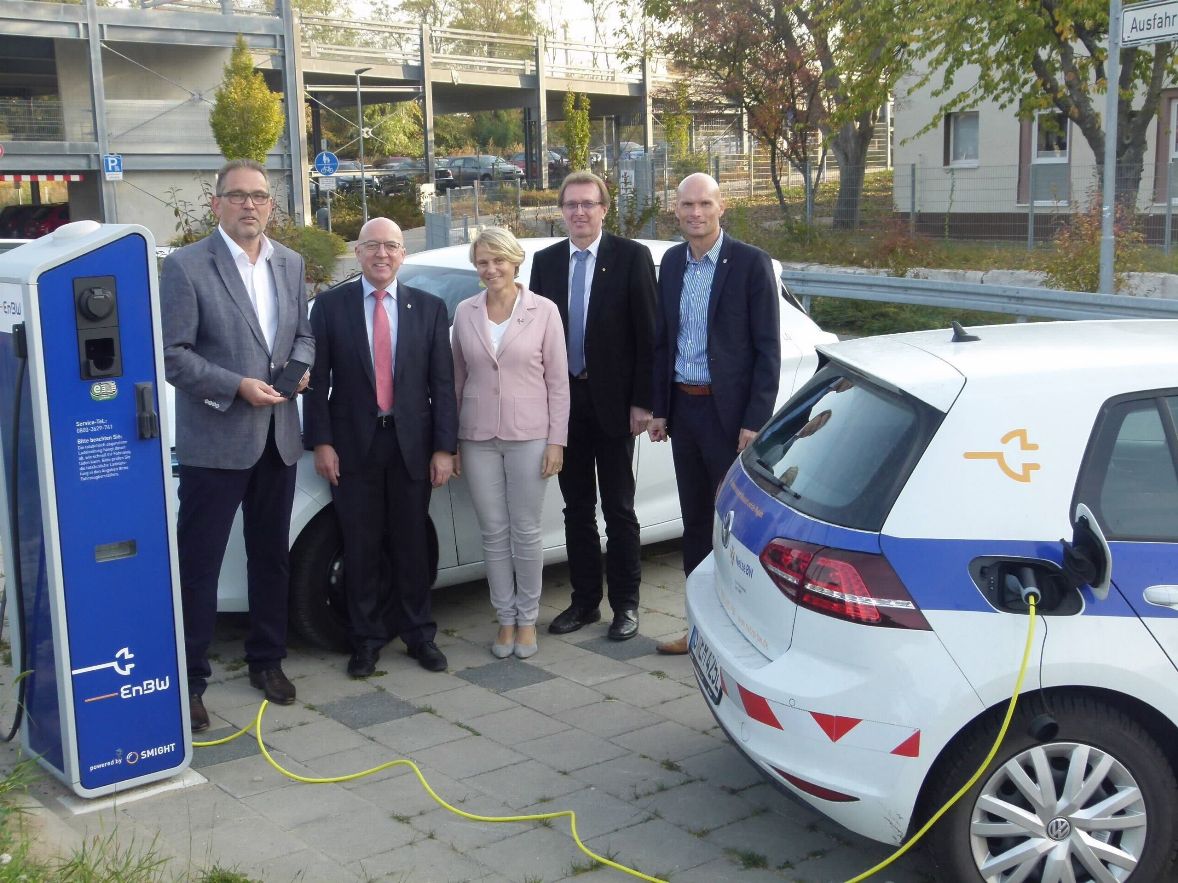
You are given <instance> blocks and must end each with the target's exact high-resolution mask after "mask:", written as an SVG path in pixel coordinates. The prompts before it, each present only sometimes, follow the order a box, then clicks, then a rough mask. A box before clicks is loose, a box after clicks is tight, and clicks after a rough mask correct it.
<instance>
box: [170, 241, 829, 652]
mask: <svg viewBox="0 0 1178 883" xmlns="http://www.w3.org/2000/svg"><path fill="white" fill-rule="evenodd" d="M556 241H557V240H556V239H524V240H521V245H523V247H524V250H525V251H526V253H527V259H526V260H525V262H524V264H523V266H522V267H521V268H520V274H519V275H520V279H521V280H522V281H523V282H524V283H525V284H526V282H527V280H528V278H529V275H530V272H531V258H532V255H533V254H535V252H537V251H539V250H540V249H542V248H544V247H546V246H548V245H551V244H552V243H554V242H556ZM644 244H645V245H646V246H647V247H648V248H650V250H651V253H652V254H653V256H654V260H655V264H656V266H657V264H658V263H659V260H660V259H661V258H662V256H663V254H664V253H665V252H666V250H667V249H668V248H670V247H671V245H673V243H671V242H663V241H647V240H644ZM776 269H777V270H778V272H780V269H781V268H780V266H778V267H777V268H776ZM397 278H398V279H399V280H400V281H401V282H402V283H404V284H406V285H411V286H414V287H416V288H420V289H423V290H425V291H428V292H430V293H432V294H436V295H437V296H439V297H441V298H442V299H443V300H444V301H445V302H446V304H447V307H448V309H449V311H450V316H451V318H453V315H454V308H455V307H456V306H457V305H458V303H459V302H461V301H462V300H465V299H466V298H468V297H471V296H472V295H474V294H476V293H478V291H479V290H480V289H481V285H480V284H479V280H478V275H477V274H476V273H475V271H474V268H473V267H472V266H471V264H470V260H469V246H466V245H456V246H451V247H449V248H439V249H434V250H432V251H426V252H421V253H419V254H414V255H410V256H409V257H407V258H406V259H405V263H404V264H403V265H402V267H401V270H400V272H399V273H398V275H397ZM781 297H782V300H781V349H782V359H781V392H780V397H779V401H784V400H785V399H786V398H787V397H788V396H789V395H790V394H791V393H792V392H793V390H794V389H796V388H797V386H799V385H800V384H802V383H804V382H805V381H806V380H808V379H809V378H810V376H811V375H812V374H813V373H814V369H815V368H816V366H817V364H818V357H817V354H816V353H815V349H814V347H815V345H816V344H819V343H824V342H831V341H834V340H836V338H835V336H834V335H833V334H828V333H826V332H824V331H822V330H820V329H819V328H818V326H817V325H815V324H814V322H812V321H811V320H810V318H809V317H808V316H807V315H806V314H805V313H804V312H803V311H802V309H801V307H800V306H799V305H798V303H797V301H796V300H794V298H793V296H792V295H790V294H789V293H788V292H787V291H786V290H785V288H784V287H782V288H781ZM169 390H170V387H169ZM634 466H635V476H636V480H637V493H636V496H635V508H636V511H637V515H638V520H639V523H640V525H641V529H642V541H643V542H644V543H650V542H656V541H659V540H665V539H669V538H672V537H676V536H679V535H680V534H682V532H683V524H682V519H681V514H680V511H679V500H678V495H677V492H676V490H675V473H674V469H673V467H672V463H671V450H670V446H669V445H666V444H652V443H651V442H650V440H649V439H648V438H646V437H645V436H643V437H641V438H640V439H639V443H638V444H637V445H635V450H634ZM547 493H548V496H547V498H546V499H545V503H544V523H543V530H544V556H545V560H546V561H550V562H551V561H562V560H564V558H565V550H564V520H563V515H562V511H561V510H562V508H563V504H562V501H561V498H560V488H559V486H558V485H557V483H556V482H555V481H553V482H549V486H548V492H547ZM429 514H430V526H431V535H430V536H431V548H430V556H431V563H432V565H433V568H434V570H435V572H436V574H437V579H436V582H435V585H439V586H444V585H453V584H455V583H459V582H463V581H466V580H471V579H476V578H478V577H480V576H482V575H483V547H482V537H481V534H480V533H479V526H478V521H477V519H476V518H475V514H474V507H473V505H472V504H471V500H470V494H469V492H468V491H467V488H466V482H465V480H464V479H461V478H459V479H455V480H453V481H451V482H449V483H448V484H447V485H446V486H445V487H442V488H440V489H438V490H436V491H435V492H434V494H433V498H432V500H431V503H430V511H429ZM290 542H291V624H292V626H293V627H294V628H295V630H296V631H297V632H298V633H300V634H301V635H302V636H303V637H304V638H305V639H307V640H308V641H310V642H311V643H313V644H316V645H319V646H324V647H338V648H341V649H342V648H346V647H347V636H346V627H345V619H344V618H345V616H346V611H347V608H346V605H345V603H344V598H343V580H344V573H343V557H342V540H341V537H340V533H339V529H338V527H337V525H336V518H335V513H334V511H333V510H332V504H331V491H330V487H329V486H328V484H327V483H326V482H325V481H324V480H323V479H322V478H320V477H319V476H318V475H317V474H316V472H315V468H314V464H313V460H312V456H311V454H310V453H309V452H308V453H307V454H305V455H304V456H303V458H302V460H300V461H299V464H298V483H297V486H296V490H295V501H294V512H293V515H292V518H291V525H290ZM245 574H246V571H245V546H244V542H243V540H242V535H241V519H240V515H239V516H238V520H237V523H236V524H235V525H234V529H233V532H232V534H231V536H230V540H229V548H228V551H227V553H226V556H225V563H224V565H223V567H222V568H221V576H220V583H219V587H218V609H219V610H221V611H223V612H240V611H244V610H246V609H247V607H248V602H247V598H246V575H245Z"/></svg>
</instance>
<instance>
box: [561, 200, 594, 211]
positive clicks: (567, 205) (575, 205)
mask: <svg viewBox="0 0 1178 883" xmlns="http://www.w3.org/2000/svg"><path fill="white" fill-rule="evenodd" d="M601 204H602V203H601V200H592V199H582V200H581V201H580V202H562V203H561V204H560V207H561V208H562V209H564V210H565V211H566V212H575V211H578V210H580V211H583V212H591V211H593V209H595V208H597V207H598V206H599V205H601Z"/></svg>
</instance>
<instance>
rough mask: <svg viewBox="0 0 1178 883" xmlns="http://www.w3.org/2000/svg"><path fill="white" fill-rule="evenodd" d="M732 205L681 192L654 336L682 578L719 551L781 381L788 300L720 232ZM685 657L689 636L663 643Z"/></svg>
mask: <svg viewBox="0 0 1178 883" xmlns="http://www.w3.org/2000/svg"><path fill="white" fill-rule="evenodd" d="M723 214H724V198H723V196H721V194H720V187H719V185H718V184H717V183H716V181H715V179H714V178H712V177H711V176H710V175H705V174H703V173H699V172H697V173H696V174H693V175H688V176H687V177H686V178H684V179H683V181H682V183H680V185H679V191H678V199H677V201H676V204H675V217H676V218H677V219H678V221H679V228H680V230H682V232H683V237H684V239H686V240H687V241H686V242H685V243H683V244H682V245H676V246H675V247H673V248H671V249H669V250H668V251H667V253H666V254H665V255H664V256H663V263H662V272H661V273H660V275H659V302H658V311H657V313H656V321H655V338H654V390H653V395H654V419H653V420H652V421H651V424H650V430H649V431H650V438H651V440H652V441H665V440H666V439H667V438H668V435H669V437H670V439H671V455H672V457H673V458H674V460H675V483H676V485H677V486H678V488H679V506H680V508H681V509H682V511H683V572H684V573H686V574H690V573H691V571H692V570H694V569H695V567H696V565H698V564H699V563H700V562H701V561H703V560H704V558H706V557H707V556H708V553H709V552H711V550H712V515H713V508H714V503H715V498H716V491H717V490H718V489H719V487H720V482H721V481H723V480H724V475H725V474H726V473H727V472H728V468H729V467H730V466H731V465H732V461H733V460H734V459H736V455H737V454H738V453H739V452H740V451H743V450H744V449H745V447H746V446H747V445H748V443H749V442H750V441H752V440H753V437H754V436H755V435H756V434H757V431H758V430H759V429H760V428H761V427H762V426H763V425H764V424H765V423H766V422H767V421H768V420H769V417H770V416H772V414H773V405H774V403H775V402H776V400H777V387H778V384H779V383H780V376H781V330H780V318H779V315H778V310H779V309H780V306H779V303H778V300H779V297H780V295H779V294H778V291H777V280H776V279H774V277H773V264H772V262H771V261H770V259H769V256H768V255H767V254H765V252H763V251H761V250H760V249H759V248H754V247H753V246H751V245H746V244H745V243H743V242H739V241H738V240H737V239H736V238H735V237H733V236H730V235H728V234H727V233H725V232H724V231H723V230H721V229H720V218H721V217H722V216H723ZM658 650H659V652H660V653H672V654H681V653H686V652H687V636H686V635H684V636H683V637H682V638H679V639H677V640H674V641H668V642H666V643H663V644H659V646H658Z"/></svg>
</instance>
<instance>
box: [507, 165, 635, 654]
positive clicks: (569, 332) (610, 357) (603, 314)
mask: <svg viewBox="0 0 1178 883" xmlns="http://www.w3.org/2000/svg"><path fill="white" fill-rule="evenodd" d="M557 201H558V202H559V203H560V207H561V212H562V213H563V215H564V221H565V225H566V226H567V227H568V231H569V238H568V239H562V240H561V241H560V242H558V243H556V244H555V245H552V246H549V247H548V248H546V249H544V250H543V251H540V252H537V253H536V256H535V257H534V258H533V259H532V278H531V281H530V282H529V284H528V288H530V289H531V290H532V291H534V292H536V293H537V294H542V295H544V296H545V297H547V298H548V299H549V300H552V301H554V302H555V303H556V306H557V308H558V309H559V310H560V318H561V321H562V322H564V327H565V332H566V342H567V344H568V349H569V364H570V366H571V367H570V368H569V373H570V375H571V377H570V381H569V386H570V395H571V409H570V416H569V438H568V445H567V447H566V448H565V452H564V466H563V468H562V469H561V471H560V476H559V478H560V491H561V494H562V495H563V496H564V504H565V508H564V534H565V546H566V548H567V549H568V560H569V581H570V582H571V583H572V588H573V594H572V601H571V603H570V604H569V607H568V609H567V610H564V611H563V612H561V613H559V614H557V616H556V618H555V619H553V620H552V623H551V624H550V625H549V626H548V631H550V632H552V633H553V634H557V635H563V634H567V633H568V632H573V631H576V630H577V629H579V628H581V627H582V626H584V625H587V624H589V623H592V622H596V621H597V620H599V619H601V612H600V611H599V610H598V607H599V605H600V604H601V598H602V567H601V535H600V534H599V533H598V529H597V492H598V488H600V490H601V510H602V512H603V514H604V515H605V533H606V538H607V540H606V551H605V583H606V584H607V586H608V589H609V603H610V607H611V608H612V609H613V621H612V622H611V623H610V627H609V632H608V635H609V637H610V638H612V639H613V640H615V641H624V640H627V639H629V638H632V637H634V635H636V634H637V633H638V585H639V583H640V582H641V581H642V563H641V553H642V541H641V538H640V535H639V528H638V518H637V516H636V515H635V514H634V469H633V465H632V464H633V460H634V437H635V436H637V435H640V434H641V433H642V432H643V431H644V430H645V429H646V427H647V426H648V425H649V423H650V418H651V410H650V379H651V362H650V359H651V342H652V337H653V334H654V286H655V280H654V261H653V260H652V259H651V256H650V251H649V250H648V249H647V248H646V246H644V245H640V244H639V243H637V242H631V241H630V240H629V239H623V238H622V237H620V236H614V235H613V234H612V233H606V232H603V230H602V224H603V222H604V220H605V214H606V212H607V211H608V210H609V190H607V189H606V186H605V182H604V181H602V180H601V178H599V177H597V175H594V174H593V173H592V172H573V173H572V174H570V175H568V176H567V177H566V178H565V179H564V181H563V182H562V184H561V186H560V193H559V194H558V196H557ZM578 260H580V261H582V262H583V268H582V271H581V274H580V275H579V276H578V274H577V272H576V265H577V262H578ZM578 278H579V279H581V280H582V281H583V287H582V290H581V292H580V293H579V294H580V298H578V292H574V291H573V290H572V289H573V285H572V283H573V282H575V281H576V280H577V279H578ZM574 303H576V304H577V305H578V307H579V310H580V312H579V315H577V316H574V315H571V312H572V310H571V308H572V306H573V304H574ZM574 320H579V321H580V323H581V324H580V326H579V329H578V326H577V323H576V322H575V321H574ZM578 333H579V337H578V336H577V335H578ZM574 338H576V339H574ZM578 344H579V345H580V352H579V353H574V350H575V349H576V348H577V346H578ZM575 360H576V362H577V363H576V364H575ZM574 367H576V370H573V368H574Z"/></svg>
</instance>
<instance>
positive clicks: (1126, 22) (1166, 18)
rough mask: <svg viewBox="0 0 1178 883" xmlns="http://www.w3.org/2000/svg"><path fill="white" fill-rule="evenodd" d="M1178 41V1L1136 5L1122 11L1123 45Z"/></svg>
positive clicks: (1158, 0) (1158, 1)
mask: <svg viewBox="0 0 1178 883" xmlns="http://www.w3.org/2000/svg"><path fill="white" fill-rule="evenodd" d="M1173 40H1178V0H1154V2H1151V3H1135V4H1133V5H1132V6H1126V7H1124V8H1122V9H1121V45H1122V46H1145V45H1147V44H1149V43H1167V42H1170V41H1173Z"/></svg>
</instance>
